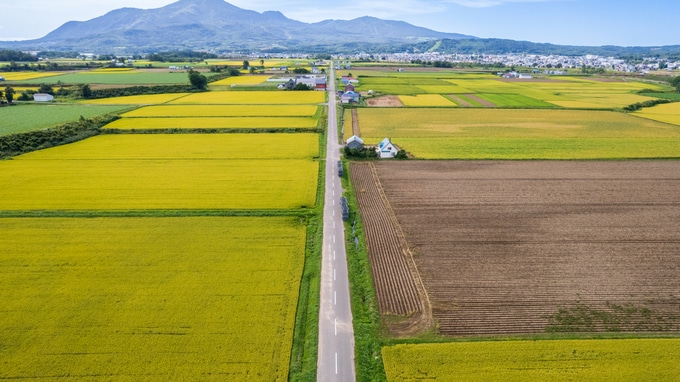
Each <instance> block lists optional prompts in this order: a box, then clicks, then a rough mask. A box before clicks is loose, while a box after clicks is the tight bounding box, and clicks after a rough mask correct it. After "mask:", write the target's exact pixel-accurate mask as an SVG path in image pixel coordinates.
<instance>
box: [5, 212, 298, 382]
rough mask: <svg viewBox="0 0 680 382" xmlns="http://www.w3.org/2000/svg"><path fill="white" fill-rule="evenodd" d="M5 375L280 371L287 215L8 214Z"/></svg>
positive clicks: (288, 299) (287, 284) (288, 324)
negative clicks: (86, 215) (82, 215)
mask: <svg viewBox="0 0 680 382" xmlns="http://www.w3.org/2000/svg"><path fill="white" fill-rule="evenodd" d="M0 230H2V232H3V235H1V236H0V275H1V276H0V299H1V300H2V301H3V304H2V308H1V309H0V310H1V311H2V314H0V344H2V346H0V360H1V361H0V364H1V365H2V367H0V379H14V380H17V379H39V380H53V379H69V380H93V379H106V380H119V381H149V380H216V381H217V380H253V381H286V380H288V367H289V362H290V352H291V344H292V338H293V326H294V320H295V311H296V306H297V300H298V289H299V284H300V281H299V280H300V277H301V274H302V269H303V263H304V253H305V231H306V228H305V226H304V225H302V224H300V222H299V219H297V218H292V217H267V218H259V217H173V218H158V217H156V218H19V219H16V218H0Z"/></svg>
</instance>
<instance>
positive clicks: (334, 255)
mask: <svg viewBox="0 0 680 382" xmlns="http://www.w3.org/2000/svg"><path fill="white" fill-rule="evenodd" d="M333 260H335V250H333Z"/></svg>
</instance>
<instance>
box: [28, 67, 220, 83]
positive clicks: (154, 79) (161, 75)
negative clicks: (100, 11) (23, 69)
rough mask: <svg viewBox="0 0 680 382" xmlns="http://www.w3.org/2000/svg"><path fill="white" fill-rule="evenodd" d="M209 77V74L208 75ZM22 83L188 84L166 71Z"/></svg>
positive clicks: (91, 73) (68, 76)
mask: <svg viewBox="0 0 680 382" xmlns="http://www.w3.org/2000/svg"><path fill="white" fill-rule="evenodd" d="M208 75H209V73H208ZM22 82H24V83H34V84H41V83H46V84H52V85H54V84H57V83H58V82H61V83H63V84H101V85H174V84H187V85H188V84H189V77H188V75H187V73H185V72H176V73H173V72H168V71H166V70H149V69H146V70H139V69H135V70H128V71H120V72H101V71H80V72H76V73H62V74H60V75H54V76H50V77H45V78H37V79H27V80H26V81H22Z"/></svg>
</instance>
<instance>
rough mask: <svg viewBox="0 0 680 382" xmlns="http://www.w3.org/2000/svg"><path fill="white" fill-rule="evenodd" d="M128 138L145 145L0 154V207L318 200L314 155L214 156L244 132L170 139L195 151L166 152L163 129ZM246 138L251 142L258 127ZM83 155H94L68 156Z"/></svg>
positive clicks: (251, 205) (280, 204)
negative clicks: (160, 132)
mask: <svg viewBox="0 0 680 382" xmlns="http://www.w3.org/2000/svg"><path fill="white" fill-rule="evenodd" d="M182 137H183V138H187V137H184V136H182ZM276 137H279V135H278V134H277V135H276ZM114 138H117V137H114ZM132 138H138V139H143V142H144V143H146V145H145V146H144V144H143V143H139V144H137V145H134V144H132V145H130V147H131V148H130V149H129V150H130V151H129V152H126V151H122V152H117V153H114V152H113V151H115V149H116V145H118V147H120V148H121V150H125V148H123V147H121V146H120V144H113V145H109V146H106V145H105V144H104V143H101V142H104V141H98V140H91V139H88V140H85V141H81V142H78V143H76V144H72V145H68V146H62V147H59V148H52V149H46V150H42V151H38V152H33V153H31V154H27V155H22V156H18V157H16V158H14V160H12V161H2V162H0V184H12V187H10V188H6V189H5V190H3V198H2V200H0V210H7V211H20V210H164V209H238V210H244V209H247V210H262V209H299V208H311V207H313V206H314V204H315V203H316V188H317V178H318V171H319V164H318V162H316V161H315V160H313V159H309V158H307V159H285V158H279V157H277V149H273V150H271V151H270V152H268V154H269V158H265V159H263V158H261V155H260V154H250V153H245V155H243V156H242V157H241V158H234V156H235V155H234V156H231V157H229V156H227V155H225V157H224V158H220V156H219V154H218V153H224V152H225V150H235V151H236V152H238V150H241V149H239V148H237V146H236V144H238V143H239V142H242V141H243V139H241V140H233V141H230V140H229V138H230V137H229V135H224V137H222V136H217V135H199V136H196V137H192V138H191V139H190V140H189V141H188V142H187V143H186V144H184V145H183V146H182V143H181V142H180V140H179V139H176V140H175V142H174V147H175V150H179V149H180V147H183V149H184V151H185V152H187V153H196V154H195V155H194V157H182V156H180V157H173V158H170V157H168V156H167V155H168V153H169V152H172V150H170V149H169V148H168V147H164V145H167V144H168V140H169V138H168V137H164V136H162V135H158V136H157V135H153V136H150V137H148V138H147V137H144V138H141V137H140V136H137V135H135V136H133V137H132ZM154 138H155V139H154ZM110 139H113V138H110ZM173 139H174V138H173ZM187 139H188V138H187ZM251 139H253V141H254V142H257V141H258V139H259V134H254V135H253V136H252V138H251ZM266 139H274V140H275V139H276V138H269V137H267V138H266ZM278 139H280V144H281V145H282V146H284V145H286V144H290V145H291V147H295V146H296V145H298V144H299V143H301V142H303V140H298V138H297V135H295V136H290V137H285V138H284V137H283V136H281V137H279V138H278ZM130 140H133V139H130ZM130 140H129V141H130ZM129 141H128V142H129ZM312 141H314V139H309V142H308V144H309V145H311V146H312V147H314V148H316V147H318V146H317V145H318V141H317V142H312ZM287 142H290V143H287ZM253 146H255V147H257V145H256V144H251V145H250V146H248V147H253ZM126 147H127V146H126ZM265 147H266V146H265ZM140 150H143V151H145V153H143V154H140V153H139V152H140ZM257 150H261V148H260V147H257V148H256V149H254V150H253V151H257ZM307 150H308V151H307V152H308V153H309V152H311V151H314V149H311V148H310V149H307ZM301 151H302V152H304V149H301ZM88 152H89V153H90V154H87V153H88ZM88 155H89V156H90V157H91V158H92V159H81V160H74V159H69V156H71V157H73V158H78V156H80V157H87V156H88ZM164 155H165V157H164ZM187 155H188V154H187ZM253 156H254V157H255V158H257V159H251V158H252V157H253ZM110 157H113V158H115V159H111V158H110Z"/></svg>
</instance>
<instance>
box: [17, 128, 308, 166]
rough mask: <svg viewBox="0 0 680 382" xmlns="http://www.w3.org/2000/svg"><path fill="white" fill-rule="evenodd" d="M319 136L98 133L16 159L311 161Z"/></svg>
mask: <svg viewBox="0 0 680 382" xmlns="http://www.w3.org/2000/svg"><path fill="white" fill-rule="evenodd" d="M318 156H319V135H318V134H308V133H290V134H289V133H279V134H210V135H208V134H102V135H98V136H95V137H91V138H88V139H86V140H83V141H79V142H75V143H71V144H68V145H62V146H56V147H52V148H50V149H49V150H43V151H34V152H31V153H28V154H24V155H22V156H20V157H17V158H16V160H21V161H25V160H38V161H47V160H106V159H111V160H118V159H120V160H123V159H128V160H141V159H150V160H155V159H177V160H181V159H196V160H200V159H313V158H316V157H318Z"/></svg>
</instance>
